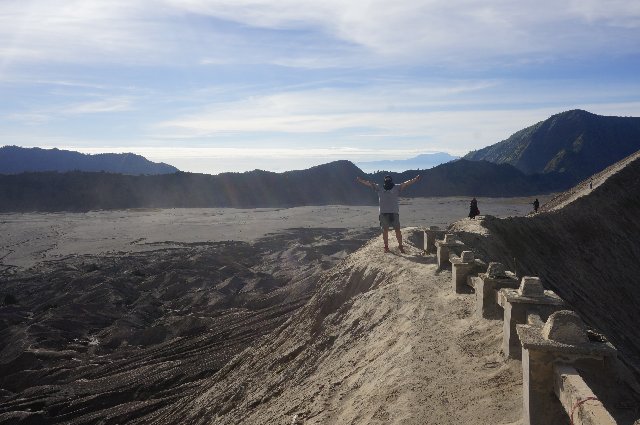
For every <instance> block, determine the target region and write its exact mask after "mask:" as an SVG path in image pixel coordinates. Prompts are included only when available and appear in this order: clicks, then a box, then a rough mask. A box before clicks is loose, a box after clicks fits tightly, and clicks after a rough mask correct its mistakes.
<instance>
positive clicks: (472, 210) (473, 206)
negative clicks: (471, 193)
mask: <svg viewBox="0 0 640 425" xmlns="http://www.w3.org/2000/svg"><path fill="white" fill-rule="evenodd" d="M477 215H480V210H479V209H478V201H477V200H476V198H473V199H472V200H471V203H470V204H469V218H476V216H477Z"/></svg>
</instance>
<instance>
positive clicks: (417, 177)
mask: <svg viewBox="0 0 640 425" xmlns="http://www.w3.org/2000/svg"><path fill="white" fill-rule="evenodd" d="M421 178H422V176H421V175H420V174H418V175H417V176H415V177H414V178H412V179H411V180H407V181H406V182H404V183H402V184H401V185H400V189H404V188H405V187H407V186H410V185H412V184H414V183H416V182H418V181H420V179H421Z"/></svg>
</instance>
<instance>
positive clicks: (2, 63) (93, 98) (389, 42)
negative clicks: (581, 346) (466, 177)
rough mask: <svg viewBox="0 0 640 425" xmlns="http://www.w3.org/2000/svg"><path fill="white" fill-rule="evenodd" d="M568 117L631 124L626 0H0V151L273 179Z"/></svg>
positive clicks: (633, 44) (632, 82) (635, 62)
mask: <svg viewBox="0 0 640 425" xmlns="http://www.w3.org/2000/svg"><path fill="white" fill-rule="evenodd" d="M570 109H584V110H587V111H590V112H593V113H596V114H600V115H617V116H640V1H636V0H633V1H630V0H553V1H551V0H535V1H529V0H522V1H513V0H483V1H478V0H394V1H382V0H349V1H345V0H322V1H319V0H316V1H311V0H155V1H152V0H135V1H132V0H104V1H103V0H0V146H2V145H17V146H24V147H43V148H52V147H57V148H60V149H69V150H76V151H80V152H84V153H100V152H134V153H138V154H141V155H144V156H145V157H147V158H148V159H150V160H153V161H161V162H166V163H169V164H171V165H174V166H176V167H178V168H179V169H181V170H183V171H191V172H202V173H209V174H217V173H220V172H225V171H247V170H253V169H256V168H258V169H263V170H271V171H284V170H289V169H303V168H308V167H310V166H313V165H318V164H321V163H326V162H329V161H334V160H339V159H347V160H351V161H354V162H358V161H373V160H383V159H404V158H409V157H412V156H415V155H417V154H420V153H429V152H447V153H450V154H452V155H464V154H465V153H467V152H469V151H470V150H474V149H479V148H482V147H485V146H488V145H491V144H494V143H497V142H499V141H500V140H503V139H506V138H507V137H509V136H510V135H511V134H513V133H514V132H516V131H518V130H520V129H522V128H525V127H528V126H530V125H533V124H535V123H536V122H539V121H542V120H544V119H546V118H548V117H550V116H551V115H553V114H556V113H559V112H562V111H566V110H570Z"/></svg>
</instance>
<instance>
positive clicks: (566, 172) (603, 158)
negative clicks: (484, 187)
mask: <svg viewBox="0 0 640 425" xmlns="http://www.w3.org/2000/svg"><path fill="white" fill-rule="evenodd" d="M639 149H640V118H637V117H616V116H602V115H596V114H593V113H590V112H587V111H584V110H580V109H574V110H570V111H565V112H561V113H558V114H555V115H552V116H551V117H549V118H548V119H546V120H544V121H540V122H538V123H536V124H534V125H531V126H529V127H527V128H524V129H522V130H520V131H517V132H516V133H514V134H512V135H511V136H510V137H509V138H507V139H505V140H502V141H500V142H498V143H495V144H493V145H490V146H487V147H485V148H482V149H479V150H476V151H472V152H469V153H468V154H467V155H465V156H464V158H465V159H468V160H474V161H476V160H486V161H490V162H494V163H497V164H505V163H506V164H510V165H513V166H514V167H516V168H518V169H519V170H520V171H522V172H523V173H525V174H534V173H541V174H545V173H552V172H555V173H558V177H559V178H562V179H563V180H564V181H565V182H566V184H567V185H569V186H570V185H573V184H576V183H577V182H579V181H580V180H582V179H584V178H586V177H589V176H590V175H592V174H595V173H597V172H599V171H602V170H603V169H605V168H606V167H608V166H609V165H611V164H613V163H615V162H617V161H619V160H621V159H623V158H625V157H627V156H629V155H631V154H632V153H633V152H635V151H637V150H639Z"/></svg>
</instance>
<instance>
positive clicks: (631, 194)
mask: <svg viewBox="0 0 640 425" xmlns="http://www.w3.org/2000/svg"><path fill="white" fill-rule="evenodd" d="M589 183H590V179H587V180H585V181H584V182H582V183H581V184H580V185H578V186H577V187H576V188H574V189H572V190H570V191H568V192H566V193H564V194H561V195H559V196H558V197H556V199H554V200H553V201H552V202H550V205H549V206H543V207H542V208H541V211H542V212H541V213H538V214H536V215H534V216H528V217H512V218H507V219H497V218H493V217H487V218H485V219H484V220H483V221H482V223H481V224H482V226H483V230H484V231H483V232H478V231H477V229H478V225H477V224H478V223H475V225H474V226H471V224H472V223H471V220H467V221H463V222H459V223H457V224H456V225H455V226H454V230H457V231H459V232H460V233H459V234H460V235H461V236H462V237H463V239H464V240H466V241H467V242H468V243H469V244H470V245H471V246H473V247H474V249H477V251H478V252H479V253H480V254H481V255H484V256H485V257H486V258H491V259H494V260H496V261H501V262H503V263H505V264H508V265H510V268H511V269H514V268H516V269H517V272H518V274H519V275H531V276H540V277H541V278H542V280H543V283H544V285H545V286H546V287H547V288H548V289H553V290H554V291H556V292H557V293H558V294H559V295H560V296H561V297H562V298H564V299H565V300H566V301H567V302H568V303H569V304H570V306H571V307H572V308H573V309H574V310H576V311H577V312H578V313H580V315H581V316H582V317H583V318H584V320H585V321H586V322H587V324H588V325H590V326H592V327H593V328H595V329H598V330H600V331H601V332H603V333H604V334H605V335H607V337H608V338H609V339H610V340H611V342H612V343H613V344H614V345H615V346H616V347H617V348H618V350H619V352H620V353H621V358H622V359H623V361H624V362H626V363H627V365H628V366H629V367H630V368H631V369H633V370H635V372H636V374H637V376H638V377H640V328H639V327H638V323H640V309H638V305H640V285H638V282H639V281H640V280H639V279H640V278H639V277H640V261H638V260H639V259H640V220H638V217H640V153H636V154H634V155H632V156H630V157H629V158H626V159H625V160H623V161H621V162H620V163H618V164H616V165H614V166H612V167H610V168H609V169H607V170H606V171H604V172H602V173H600V174H598V175H596V176H594V177H593V190H590V189H589ZM472 227H475V228H476V229H475V230H473V229H472ZM482 233H484V234H482ZM514 260H515V263H514ZM638 403H639V404H640V401H638Z"/></svg>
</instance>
